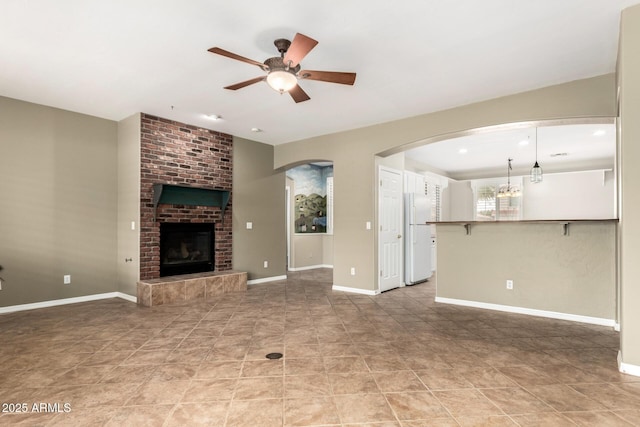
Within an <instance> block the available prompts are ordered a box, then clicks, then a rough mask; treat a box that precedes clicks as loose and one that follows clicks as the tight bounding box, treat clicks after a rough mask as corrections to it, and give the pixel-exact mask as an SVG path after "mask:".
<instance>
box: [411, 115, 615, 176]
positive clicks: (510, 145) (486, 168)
mask: <svg viewBox="0 0 640 427" xmlns="http://www.w3.org/2000/svg"><path fill="white" fill-rule="evenodd" d="M536 137H537V142H538V147H537V149H538V152H537V157H538V163H539V164H540V166H541V167H542V169H543V171H544V172H547V173H548V172H567V171H577V170H594V169H613V167H614V163H615V152H616V129H615V125H614V124H571V125H558V126H546V127H539V128H537V135H536V128H535V127H527V128H521V129H511V130H503V131H496V132H488V133H481V134H475V135H468V136H462V137H459V138H452V139H447V140H444V141H439V142H435V143H432V144H428V145H424V146H422V147H419V148H415V149H412V150H409V151H406V152H405V158H408V159H411V161H413V162H415V163H414V164H415V165H417V166H422V167H423V169H425V170H428V171H432V172H435V173H439V174H441V175H444V176H448V177H450V178H454V179H474V178H488V177H496V176H506V175H507V166H508V162H507V161H508V159H509V158H511V159H513V161H512V167H513V171H512V174H513V175H519V174H522V175H525V174H528V173H529V171H530V169H531V167H532V166H533V164H534V163H535V160H536Z"/></svg>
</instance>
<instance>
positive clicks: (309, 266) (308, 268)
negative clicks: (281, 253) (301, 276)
mask: <svg viewBox="0 0 640 427" xmlns="http://www.w3.org/2000/svg"><path fill="white" fill-rule="evenodd" d="M317 268H333V265H329V264H318V265H308V266H306V267H289V271H305V270H315V269H317Z"/></svg>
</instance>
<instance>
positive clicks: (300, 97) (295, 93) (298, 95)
mask: <svg viewBox="0 0 640 427" xmlns="http://www.w3.org/2000/svg"><path fill="white" fill-rule="evenodd" d="M289 95H291V97H292V98H293V100H294V101H296V103H298V102H303V101H308V100H310V99H311V98H309V95H307V93H306V92H305V91H304V90H302V88H301V87H300V85H295V86H294V87H293V89H291V90H289Z"/></svg>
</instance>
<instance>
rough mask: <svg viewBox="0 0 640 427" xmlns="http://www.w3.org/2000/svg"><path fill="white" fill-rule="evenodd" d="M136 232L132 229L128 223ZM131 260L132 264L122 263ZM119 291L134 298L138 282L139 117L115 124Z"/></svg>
mask: <svg viewBox="0 0 640 427" xmlns="http://www.w3.org/2000/svg"><path fill="white" fill-rule="evenodd" d="M132 222H134V223H135V226H134V227H135V229H133V230H132V229H131V228H132V227H131V223H132ZM125 260H131V261H125ZM116 264H117V265H118V290H119V291H120V292H122V293H125V294H129V295H133V296H135V295H136V284H137V282H138V280H140V114H139V113H138V114H134V115H133V116H131V117H128V118H126V119H124V120H121V121H120V122H118V256H117V259H116Z"/></svg>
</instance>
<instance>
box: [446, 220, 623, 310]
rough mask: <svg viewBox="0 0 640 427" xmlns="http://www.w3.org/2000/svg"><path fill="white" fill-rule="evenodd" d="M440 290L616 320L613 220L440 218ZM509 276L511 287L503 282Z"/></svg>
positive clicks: (461, 297)
mask: <svg viewBox="0 0 640 427" xmlns="http://www.w3.org/2000/svg"><path fill="white" fill-rule="evenodd" d="M437 234H438V265H437V267H436V271H437V272H438V283H437V286H438V289H437V296H438V297H439V298H451V299H457V300H465V301H474V302H481V303H487V304H497V305H504V306H511V307H519V308H527V309H534V310H543V311H550V312H557V313H564V314H571V315H576V316H586V317H592V318H597V319H607V320H609V321H614V320H616V319H615V317H616V298H615V297H616V284H615V273H616V271H615V270H616V223H615V222H594V223H571V224H570V225H569V234H568V235H566V236H565V235H564V234H563V225H562V224H561V223H552V224H540V223H538V224H536V223H533V224H532V223H510V222H502V223H499V224H496V223H489V224H473V225H471V234H469V235H467V234H466V232H465V228H464V227H463V226H462V225H458V224H456V225H438V226H437ZM506 280H513V281H514V286H513V290H507V289H506Z"/></svg>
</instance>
